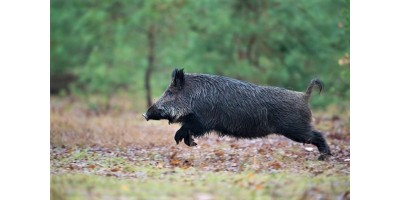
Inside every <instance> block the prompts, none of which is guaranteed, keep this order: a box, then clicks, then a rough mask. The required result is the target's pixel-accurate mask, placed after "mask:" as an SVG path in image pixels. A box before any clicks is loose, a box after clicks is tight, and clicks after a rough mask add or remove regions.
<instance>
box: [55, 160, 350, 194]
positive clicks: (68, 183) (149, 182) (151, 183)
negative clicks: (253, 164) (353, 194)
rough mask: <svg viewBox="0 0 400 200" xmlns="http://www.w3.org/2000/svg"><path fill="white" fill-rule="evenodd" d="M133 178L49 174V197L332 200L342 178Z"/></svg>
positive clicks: (176, 172) (183, 174) (342, 186)
mask: <svg viewBox="0 0 400 200" xmlns="http://www.w3.org/2000/svg"><path fill="white" fill-rule="evenodd" d="M133 171H134V173H135V174H136V178H131V179H120V178H115V177H104V176H97V175H84V174H73V173H70V174H63V175H55V174H52V175H51V199H199V198H200V199H201V198H204V199H206V197H209V198H212V199H302V198H303V199H314V198H318V197H323V198H324V199H337V198H338V197H341V196H343V194H344V193H345V192H347V191H349V188H350V185H349V177H348V176H331V177H326V176H304V175H299V174H286V173H273V174H260V173H254V172H251V171H247V172H242V173H240V174H237V173H231V172H204V171H203V172H199V171H197V170H196V169H195V168H188V169H179V168H175V169H158V168H145V167H138V168H134V170H133Z"/></svg>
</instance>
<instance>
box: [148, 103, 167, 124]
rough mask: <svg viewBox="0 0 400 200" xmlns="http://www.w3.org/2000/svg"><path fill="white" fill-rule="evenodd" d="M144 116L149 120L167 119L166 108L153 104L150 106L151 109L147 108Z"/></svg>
mask: <svg viewBox="0 0 400 200" xmlns="http://www.w3.org/2000/svg"><path fill="white" fill-rule="evenodd" d="M143 117H144V118H145V119H146V120H147V121H149V120H160V119H165V117H164V110H163V109H162V108H158V107H157V106H155V105H153V106H151V107H150V108H149V110H147V112H146V113H144V114H143Z"/></svg>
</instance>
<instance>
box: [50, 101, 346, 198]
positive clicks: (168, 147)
mask: <svg viewBox="0 0 400 200" xmlns="http://www.w3.org/2000/svg"><path fill="white" fill-rule="evenodd" d="M116 110H119V111H116ZM122 110H124V109H112V111H109V112H106V113H96V112H92V111H90V110H88V109H85V108H84V106H83V105H82V104H79V103H76V102H71V101H66V100H61V99H53V98H52V99H51V122H50V124H51V137H50V140H51V141H50V142H51V149H50V163H51V167H50V173H51V198H52V199H199V200H206V199H304V200H305V199H349V198H350V130H349V120H350V119H349V114H348V113H344V114H341V115H336V114H332V112H328V111H327V112H317V113H314V125H315V127H316V129H318V130H320V131H322V132H324V133H325V136H326V138H327V141H328V144H329V145H330V148H331V151H332V153H333V156H332V157H331V158H330V159H329V160H327V161H318V159H317V158H318V156H319V153H318V150H317V149H316V148H315V147H314V146H313V145H307V144H300V143H296V142H293V141H291V140H289V139H286V138H284V137H282V136H277V135H271V136H268V137H266V138H262V139H254V140H248V139H240V140H237V139H234V138H230V137H217V136H215V135H214V134H210V135H207V136H205V137H202V138H197V139H195V141H196V143H197V144H198V145H197V146H196V147H188V146H186V145H185V144H183V143H180V144H179V145H176V143H175V141H174V139H173V138H174V134H175V131H176V130H177V129H178V128H179V125H168V122H164V121H149V122H146V121H145V120H144V119H142V116H141V114H140V113H136V112H126V111H122ZM143 110H145V109H143Z"/></svg>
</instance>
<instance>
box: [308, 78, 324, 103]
mask: <svg viewBox="0 0 400 200" xmlns="http://www.w3.org/2000/svg"><path fill="white" fill-rule="evenodd" d="M314 86H318V88H319V93H321V91H322V90H323V89H324V84H323V83H322V81H321V80H319V79H313V80H311V83H310V85H308V87H307V91H306V93H305V97H306V99H307V100H308V99H310V96H311V93H312V91H313V88H314Z"/></svg>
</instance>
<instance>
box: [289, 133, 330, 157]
mask: <svg viewBox="0 0 400 200" xmlns="http://www.w3.org/2000/svg"><path fill="white" fill-rule="evenodd" d="M284 136H286V137H287V138H289V139H292V140H294V141H296V142H301V143H306V144H313V145H315V146H317V148H318V151H319V152H320V153H321V155H320V156H319V158H318V160H325V159H326V158H327V157H328V156H330V155H332V154H331V150H330V149H329V146H328V144H327V143H326V141H325V139H324V137H323V136H322V134H321V133H320V132H318V131H310V132H308V133H306V134H304V133H296V134H284Z"/></svg>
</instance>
